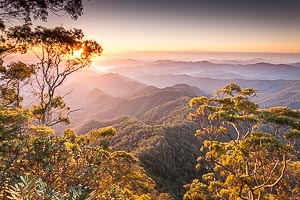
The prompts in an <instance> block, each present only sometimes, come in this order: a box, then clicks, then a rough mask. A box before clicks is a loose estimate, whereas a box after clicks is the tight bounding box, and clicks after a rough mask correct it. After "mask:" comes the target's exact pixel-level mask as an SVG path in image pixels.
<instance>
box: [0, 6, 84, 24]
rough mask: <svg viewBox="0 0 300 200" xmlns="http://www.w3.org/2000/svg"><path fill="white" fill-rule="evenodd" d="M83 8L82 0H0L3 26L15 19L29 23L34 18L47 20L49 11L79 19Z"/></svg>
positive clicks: (0, 15)
mask: <svg viewBox="0 0 300 200" xmlns="http://www.w3.org/2000/svg"><path fill="white" fill-rule="evenodd" d="M82 10H83V3H82V0H60V1H53V0H0V21H1V22H2V23H1V25H2V27H3V26H4V22H10V21H11V20H13V19H17V20H20V21H21V22H24V23H27V24H28V23H30V22H31V20H32V18H33V19H41V20H44V21H46V19H47V16H48V14H49V12H51V13H53V14H55V15H69V16H70V17H71V18H73V19H77V18H78V17H79V16H81V14H82Z"/></svg>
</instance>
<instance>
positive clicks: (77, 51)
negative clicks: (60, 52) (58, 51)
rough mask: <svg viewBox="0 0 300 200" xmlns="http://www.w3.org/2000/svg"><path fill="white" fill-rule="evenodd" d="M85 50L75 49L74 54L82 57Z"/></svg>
mask: <svg viewBox="0 0 300 200" xmlns="http://www.w3.org/2000/svg"><path fill="white" fill-rule="evenodd" d="M82 52H83V49H78V50H74V52H73V56H75V57H80V56H81V54H82Z"/></svg>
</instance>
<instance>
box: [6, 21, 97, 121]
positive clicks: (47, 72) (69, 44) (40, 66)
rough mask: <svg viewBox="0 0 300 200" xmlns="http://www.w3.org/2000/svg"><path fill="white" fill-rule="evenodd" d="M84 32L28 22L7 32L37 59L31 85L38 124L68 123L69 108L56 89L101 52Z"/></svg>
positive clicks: (16, 42)
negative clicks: (33, 25) (75, 54)
mask: <svg viewBox="0 0 300 200" xmlns="http://www.w3.org/2000/svg"><path fill="white" fill-rule="evenodd" d="M83 36H84V35H83V32H82V31H81V30H79V29H72V30H66V29H64V28H63V27H56V28H53V29H48V28H45V27H41V26H38V27H36V28H35V29H34V30H32V29H31V28H30V27H28V26H16V27H13V28H10V29H9V31H8V32H7V38H8V40H9V42H10V43H13V44H14V45H13V46H14V48H15V49H16V50H17V51H20V52H22V53H28V52H30V53H33V54H34V55H35V57H36V59H37V64H36V65H35V68H34V69H35V74H34V80H33V83H32V85H33V92H34V95H35V96H36V97H37V100H36V101H37V102H36V103H37V105H35V107H34V111H33V112H34V114H35V117H36V118H37V119H38V124H43V125H48V126H52V125H55V124H58V123H66V124H67V123H69V118H68V114H69V113H70V109H69V107H67V106H66V104H65V103H64V100H63V97H61V96H57V95H56V91H57V89H58V88H59V87H60V86H61V85H62V84H63V82H64V81H65V79H66V78H67V77H68V76H69V75H70V74H72V73H74V72H76V71H78V70H79V69H81V68H84V67H88V66H89V65H90V64H91V59H92V58H93V57H95V56H99V55H100V54H101V52H102V47H101V46H100V45H99V44H98V43H97V42H95V41H92V40H84V39H83ZM76 50H81V51H82V53H81V55H80V56H74V55H73V52H74V51H76Z"/></svg>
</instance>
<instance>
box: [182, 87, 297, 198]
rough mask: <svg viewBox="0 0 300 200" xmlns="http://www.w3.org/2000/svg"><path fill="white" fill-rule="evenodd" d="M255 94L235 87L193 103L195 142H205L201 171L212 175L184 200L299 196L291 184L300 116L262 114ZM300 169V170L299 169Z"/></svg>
mask: <svg viewBox="0 0 300 200" xmlns="http://www.w3.org/2000/svg"><path fill="white" fill-rule="evenodd" d="M255 96H257V92H256V90H254V89H251V88H244V89H242V88H240V86H238V85H237V84H235V83H231V84H228V85H226V86H225V87H224V88H223V89H221V90H218V91H216V94H215V96H213V97H210V98H208V97H204V96H203V97H197V98H193V99H192V100H191V101H190V106H191V107H194V108H195V112H194V113H191V114H190V115H189V118H190V119H192V120H195V121H197V122H199V124H200V126H201V129H200V130H198V131H197V132H196V137H197V138H199V139H200V140H202V141H203V146H202V148H201V152H202V155H203V156H202V157H199V158H198V162H199V164H198V165H197V168H198V169H201V168H206V169H208V170H210V172H209V173H207V174H204V175H203V176H202V180H194V182H193V183H192V184H190V185H187V186H186V187H187V188H189V191H188V192H187V193H186V194H185V196H184V199H186V200H188V199H287V198H295V197H297V196H298V195H299V185H298V184H299V183H296V184H295V183H294V182H293V181H291V179H292V178H291V177H292V175H291V174H288V173H287V172H288V171H290V167H291V166H295V165H294V163H295V162H296V161H295V160H297V159H298V158H297V157H296V156H297V155H298V153H299V151H298V150H299V148H298V149H297V148H296V147H297V145H296V144H297V139H298V138H299V136H300V122H299V120H300V111H299V110H291V109H289V108H286V107H272V108H269V109H260V108H259V106H258V105H257V104H256V103H254V102H252V101H251V100H252V98H253V97H255ZM297 166H299V165H297Z"/></svg>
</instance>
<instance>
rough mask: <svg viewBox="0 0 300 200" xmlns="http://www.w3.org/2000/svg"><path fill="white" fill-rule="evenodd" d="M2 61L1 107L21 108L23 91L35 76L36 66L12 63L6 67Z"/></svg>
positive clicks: (0, 68)
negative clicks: (32, 76) (33, 75)
mask: <svg viewBox="0 0 300 200" xmlns="http://www.w3.org/2000/svg"><path fill="white" fill-rule="evenodd" d="M2 64H3V61H2V59H0V83H1V84H0V93H1V95H0V107H2V108H3V107H7V106H10V107H17V108H20V107H21V102H22V100H23V98H22V96H21V89H22V88H23V87H25V85H27V84H28V81H29V78H30V77H31V75H32V74H34V72H35V70H34V66H33V65H26V64H25V63H22V62H12V63H11V64H9V65H7V66H6V67H5V66H3V65H2Z"/></svg>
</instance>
